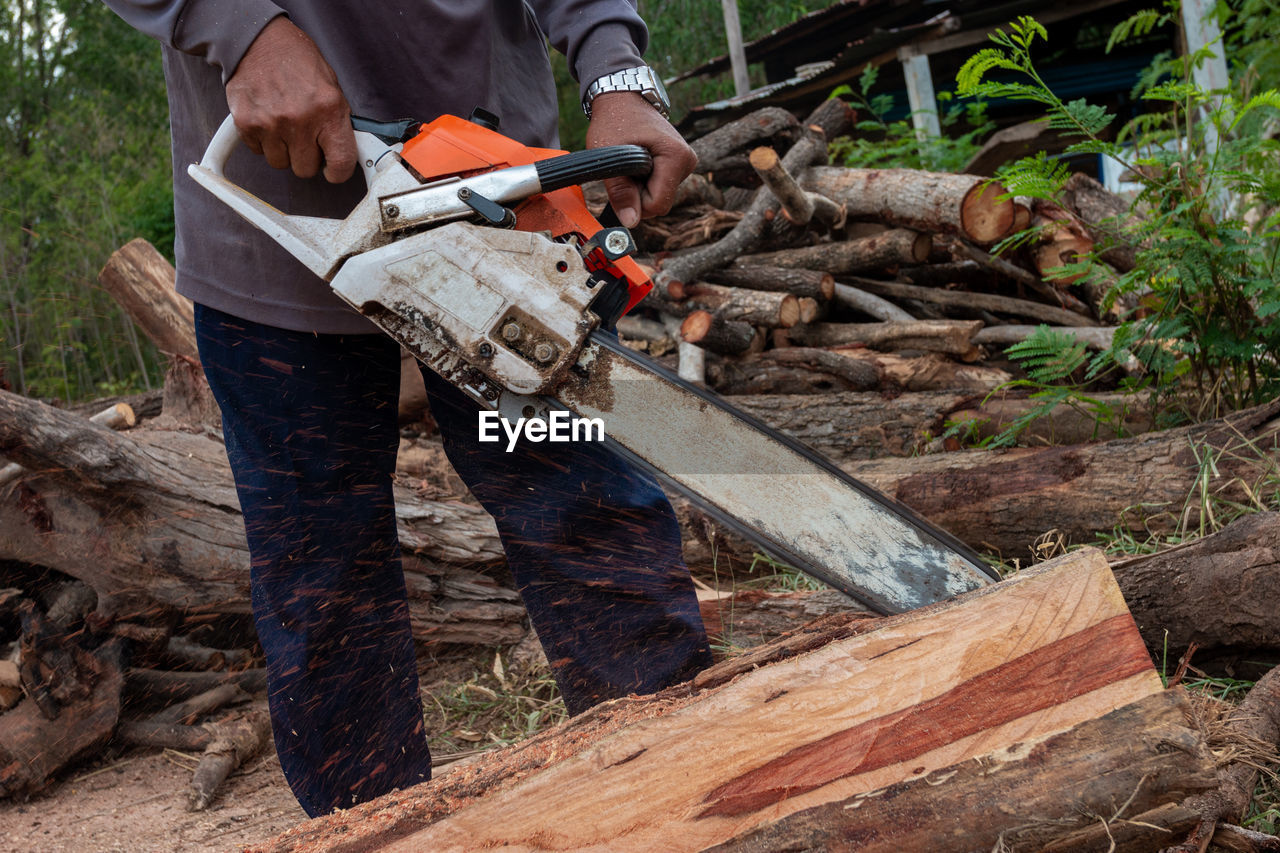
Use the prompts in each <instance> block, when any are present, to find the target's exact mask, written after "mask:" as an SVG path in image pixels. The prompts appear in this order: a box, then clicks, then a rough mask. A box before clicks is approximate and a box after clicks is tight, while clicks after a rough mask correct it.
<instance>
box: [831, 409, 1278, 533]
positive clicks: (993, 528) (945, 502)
mask: <svg viewBox="0 0 1280 853" xmlns="http://www.w3.org/2000/svg"><path fill="white" fill-rule="evenodd" d="M1277 414H1280V401H1275V402H1272V403H1269V404H1267V405H1265V406H1259V407H1256V408H1253V409H1248V410H1245V411H1243V412H1239V413H1237V414H1235V415H1232V416H1231V417H1228V418H1223V419H1220V420H1215V421H1209V422H1207V423H1204V424H1198V425H1196V426H1191V427H1182V428H1179V429H1172V430H1165V431H1162V432H1154V433H1147V434H1146V435H1140V436H1136V437H1134V438H1124V439H1117V440H1115V441H1107V442H1102V443H1098V444H1087V445H1072V446H1069V447H1045V448H1035V449H1030V448H1027V449H1023V448H1017V449H1013V450H995V451H981V450H976V451H968V452H962V453H942V454H933V455H928V456H918V457H914V458H910V459H886V460H875V461H870V462H855V463H851V464H848V465H845V466H844V468H845V470H847V471H848V472H849V473H850V474H852V475H853V476H855V477H858V478H859V479H861V480H863V481H865V482H867V483H868V484H869V485H871V486H873V487H874V488H877V489H879V490H880V491H882V492H884V493H885V494H887V495H889V496H890V497H893V498H896V499H898V500H900V501H902V502H903V503H905V504H906V505H907V506H909V507H911V508H912V509H914V510H915V511H916V512H918V513H920V514H922V515H923V516H924V517H926V518H928V519H929V520H930V521H933V522H934V523H935V524H938V525H940V526H942V527H944V528H946V529H947V530H949V531H951V532H952V533H953V534H955V535H956V536H958V537H960V538H961V539H962V540H964V541H965V542H967V543H968V544H969V545H972V546H974V547H977V548H990V549H992V550H995V551H997V552H999V553H1001V554H1003V555H1004V556H1005V557H1010V558H1025V557H1026V556H1027V555H1028V550H1027V549H1028V548H1030V547H1031V545H1032V544H1033V543H1034V542H1035V540H1036V538H1037V537H1039V536H1040V535H1041V534H1042V533H1045V532H1046V531H1049V530H1057V531H1058V532H1059V533H1061V535H1062V536H1063V537H1064V538H1065V539H1066V541H1067V542H1068V543H1080V542H1090V541H1092V540H1093V536H1094V534H1095V533H1096V531H1099V530H1110V529H1111V528H1112V527H1114V526H1116V525H1117V524H1118V523H1121V522H1124V523H1127V524H1131V525H1133V526H1135V527H1136V528H1137V529H1139V530H1149V531H1151V532H1152V533H1159V532H1162V531H1168V530H1171V529H1173V528H1174V527H1175V526H1176V525H1177V524H1178V523H1179V521H1180V519H1181V518H1182V516H1183V514H1184V505H1186V504H1187V503H1188V496H1189V495H1191V496H1192V498H1193V499H1192V501H1191V504H1192V506H1190V507H1185V514H1186V523H1187V524H1190V525H1192V527H1193V528H1194V526H1195V525H1196V524H1197V519H1198V518H1199V513H1198V511H1197V510H1196V507H1195V503H1196V501H1195V499H1194V495H1195V492H1194V491H1193V489H1195V488H1196V487H1197V483H1198V482H1200V480H1199V476H1200V457H1202V456H1204V455H1205V454H1210V455H1211V456H1212V458H1214V459H1216V460H1217V462H1216V471H1217V474H1216V476H1211V477H1208V478H1207V479H1206V480H1205V481H1204V483H1205V487H1206V488H1208V489H1209V490H1211V493H1212V494H1215V495H1219V496H1221V497H1222V498H1224V499H1226V500H1242V501H1247V500H1248V498H1247V496H1246V494H1245V492H1244V489H1242V488H1241V487H1240V484H1241V483H1256V482H1258V481H1259V479H1260V478H1261V477H1262V476H1264V474H1265V472H1266V471H1268V470H1273V468H1272V467H1271V466H1274V465H1275V459H1276V458H1277V457H1276V455H1275V454H1271V453H1270V452H1269V451H1268V452H1264V453H1263V454H1262V456H1261V458H1260V457H1259V455H1258V452H1257V450H1256V448H1259V447H1270V446H1271V444H1270V443H1271V441H1272V438H1273V437H1274V436H1275V435H1276V434H1277V431H1280V422H1278V421H1276V417H1277ZM1197 454H1200V456H1197Z"/></svg>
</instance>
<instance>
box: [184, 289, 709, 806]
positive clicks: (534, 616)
mask: <svg viewBox="0 0 1280 853" xmlns="http://www.w3.org/2000/svg"><path fill="white" fill-rule="evenodd" d="M196 334H197V339H198V341H199V346H200V357H201V361H202V362H203V364H204V369H205V374H206V376H207V377H208V379H209V385H210V387H211V388H212V390H213V393H214V396H215V397H216V399H217V401H218V404H219V406H220V407H221V409H222V417H223V431H224V435H225V440H226V447H227V456H228V458H229V459H230V462H231V468H232V472H233V473H234V475H235V479H236V488H237V492H238V494H239V498H240V504H241V507H242V509H243V512H244V518H245V531H246V534H247V537H248V542H249V552H250V556H251V559H252V568H251V582H252V599H253V612H254V619H255V624H256V626H257V630H258V636H259V639H260V641H261V643H262V647H263V650H264V652H265V653H266V658H267V683H268V691H269V695H268V700H269V703H270V707H271V719H272V731H273V733H274V737H275V742H276V749H277V752H278V753H279V755H280V763H281V766H282V768H283V769H284V773H285V777H286V778H287V779H288V781H289V784H290V785H291V786H292V788H293V791H294V794H295V795H296V796H297V797H298V801H299V802H300V803H301V804H302V807H303V808H304V809H305V810H306V811H307V813H308V814H310V815H313V816H314V815H318V814H324V813H327V812H329V811H332V810H333V809H335V808H341V807H346V806H349V805H351V804H353V803H355V802H359V801H364V800H368V799H371V798H373V797H375V796H378V795H380V794H382V793H385V792H387V791H390V790H392V789H393V788H397V787H405V786H407V785H411V784H415V783H417V782H420V781H423V780H425V779H427V778H429V777H430V773H431V760H430V755H429V753H428V750H427V741H426V733H425V732H424V730H423V722H422V708H421V700H420V697H419V692H418V676H417V668H416V663H415V657H414V648H413V640H412V637H411V635H410V631H409V613H408V606H407V603H406V598H405V587H404V577H403V574H402V573H401V568H400V557H399V543H398V539H397V535H396V528H395V515H394V506H393V503H392V492H391V479H392V473H393V471H394V468H395V457H396V448H397V446H398V443H399V432H398V429H397V425H396V415H397V401H398V394H399V375H400V374H399V372H400V357H399V348H398V347H397V346H396V345H395V344H394V343H393V342H392V341H390V340H389V339H387V338H384V337H383V336H381V335H314V334H308V333H302V332H290V331H286V330H281V329H277V328H273V327H269V326H263V325H260V324H257V323H252V322H249V321H247V320H241V319H239V318H236V317H232V316H230V315H227V314H224V313H222V312H219V311H215V310H213V309H210V308H207V307H204V306H199V305H197V306H196ZM423 374H424V379H425V380H426V384H427V391H428V395H429V397H430V400H431V408H432V413H433V415H434V416H435V419H436V422H437V424H438V425H439V427H440V432H441V434H442V437H443V439H444V443H445V449H446V451H447V453H448V455H449V459H450V461H451V462H452V463H453V465H454V467H455V468H456V469H457V470H458V473H459V475H460V476H461V477H462V478H463V480H464V481H465V482H466V483H467V485H468V486H469V487H470V488H471V490H472V492H473V493H474V494H475V496H476V498H477V499H479V500H480V502H481V503H482V504H484V506H485V508H486V509H487V510H488V511H489V512H490V513H491V514H492V515H493V516H494V518H495V520H496V521H497V525H498V532H499V535H500V536H501V538H502V542H503V546H504V548H505V549H506V553H507V560H508V564H509V566H510V568H511V572H512V574H513V576H514V577H515V580H516V584H517V586H518V587H519V589H520V592H521V594H522V595H523V597H524V601H525V605H526V608H527V609H528V612H529V617H530V620H531V622H532V624H533V627H534V629H535V630H536V631H537V633H538V637H539V639H540V640H541V641H542V644H543V647H544V648H545V649H546V652H547V658H548V660H549V661H550V662H551V667H552V671H553V672H554V674H555V677H556V681H557V684H558V685H559V687H560V690H561V692H562V694H563V695H564V697H565V702H566V705H567V706H568V708H569V710H570V712H571V713H577V712H579V711H582V710H584V709H586V708H588V707H590V706H591V705H593V704H595V703H597V702H600V701H602V700H604V699H608V698H612V697H615V696H621V695H626V694H627V693H632V692H642V693H643V692H652V691H654V690H658V689H660V688H662V687H665V686H667V685H669V684H672V683H675V682H678V681H681V680H684V679H686V678H689V677H691V676H692V675H693V674H694V673H695V672H697V671H698V670H699V669H701V668H703V667H705V666H706V665H708V664H709V663H710V653H709V650H708V647H707V639H706V635H705V632H704V630H703V627H702V621H701V618H700V616H699V613H698V606H697V600H696V598H695V596H694V592H693V587H692V584H691V582H690V580H689V575H688V572H687V570H686V569H685V567H684V563H683V561H682V559H681V556H680V535H679V529H678V527H677V525H676V521H675V517H674V515H673V513H672V511H671V507H670V505H669V504H668V502H667V500H666V498H665V497H664V496H663V494H662V492H661V490H659V489H658V488H657V486H656V485H654V484H653V483H652V482H651V481H649V480H648V479H647V478H644V477H642V476H640V475H639V474H638V473H637V472H635V471H633V470H632V469H631V468H629V467H628V466H627V465H626V464H624V463H623V462H621V461H620V460H618V459H617V458H616V457H614V456H613V455H612V454H610V453H609V452H608V451H606V450H605V449H604V448H603V446H602V445H599V444H592V443H585V442H584V443H576V444H529V443H521V444H520V445H518V446H517V448H516V450H515V451H514V452H512V453H506V452H504V450H505V447H506V444H505V442H502V443H499V444H491V443H485V444H482V443H480V442H479V440H478V417H477V415H478V407H477V406H476V405H475V404H474V403H472V402H471V401H470V400H468V399H467V398H466V397H465V396H464V395H463V394H462V393H461V392H459V391H457V390H456V389H454V388H453V387H452V386H450V385H448V384H447V383H445V382H443V381H442V380H440V379H439V378H438V377H436V376H435V374H433V373H431V372H430V371H426V370H424V371H423Z"/></svg>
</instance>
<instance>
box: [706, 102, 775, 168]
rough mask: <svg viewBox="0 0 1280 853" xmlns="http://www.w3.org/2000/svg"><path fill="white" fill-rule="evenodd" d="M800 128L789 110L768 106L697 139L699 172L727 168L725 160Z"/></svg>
mask: <svg viewBox="0 0 1280 853" xmlns="http://www.w3.org/2000/svg"><path fill="white" fill-rule="evenodd" d="M799 126H800V122H798V121H797V120H796V117H795V116H793V115H792V114H791V113H789V112H787V111H786V110H784V109H782V108H780V107H765V108H763V109H759V110H756V111H755V112H753V113H750V114H749V115H745V116H743V117H742V118H740V119H737V120H736V121H731V122H729V123H728V124H726V125H724V126H723V127H719V128H716V129H715V130H713V131H711V132H710V133H708V134H707V135H706V136H702V137H699V138H698V139H695V140H693V142H691V143H689V147H690V148H692V149H693V153H695V154H697V155H698V169H697V170H698V171H699V172H713V171H715V170H716V169H719V168H720V167H721V166H722V165H723V161H724V160H725V158H727V157H730V156H732V155H734V154H737V153H740V152H742V151H744V150H745V149H746V148H747V147H748V146H751V145H756V144H758V143H759V142H760V141H761V140H766V139H772V138H773V137H774V136H776V135H777V134H779V133H782V132H784V131H788V132H791V133H795V132H798V130H799Z"/></svg>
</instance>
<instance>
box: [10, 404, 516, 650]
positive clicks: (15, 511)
mask: <svg viewBox="0 0 1280 853" xmlns="http://www.w3.org/2000/svg"><path fill="white" fill-rule="evenodd" d="M0 453H3V454H4V455H6V456H8V457H10V458H12V459H13V460H14V461H16V462H19V463H21V464H23V465H24V466H25V467H26V468H27V469H28V471H29V472H30V473H29V474H28V475H27V476H26V478H25V479H24V480H23V482H22V484H21V485H20V487H19V488H17V489H9V490H6V491H5V492H3V493H0V529H3V530H4V531H5V535H4V536H3V537H0V559H8V560H18V561H21V562H24V563H28V564H32V565H37V566H44V567H47V568H51V569H57V570H58V571H61V572H64V573H66V574H68V575H70V576H71V577H75V578H79V579H80V580H83V581H84V582H85V583H87V584H89V585H90V586H92V587H93V588H94V589H95V591H96V592H97V593H98V600H99V604H98V614H97V615H98V617H99V619H100V624H101V625H102V626H104V627H105V626H108V625H110V624H111V623H112V622H113V621H117V620H127V619H128V618H129V616H130V614H148V613H149V614H155V613H163V612H165V611H183V612H188V613H248V612H249V594H248V586H249V557H248V552H247V546H246V544H245V538H244V527H243V520H242V518H241V516H240V508H239V501H238V500H237V498H236V494H235V488H234V486H233V483H232V479H231V472H230V470H229V468H228V466H227V461H226V453H225V451H224V449H223V447H222V445H221V444H220V443H219V442H217V441H215V440H213V439H212V438H210V437H208V436H207V435H193V434H190V433H188V432H183V431H160V430H140V429H134V430H132V431H130V432H129V433H115V432H112V431H111V430H108V429H106V428H105V427H101V426H98V425H97V424H92V423H90V422H88V421H87V420H85V419H84V418H80V417H78V416H76V415H73V414H71V413H68V412H63V411H60V410H57V409H54V408H52V407H50V406H46V405H44V404H42V403H39V402H38V401H35V400H30V399H28V398H25V397H20V396H18V395H16V394H10V393H8V392H0ZM396 503H397V509H396V515H397V519H398V522H399V532H400V542H401V545H402V547H403V549H404V553H403V559H404V565H405V571H406V580H407V584H408V587H409V595H410V610H411V617H412V620H413V624H414V630H415V635H416V637H417V638H418V640H419V641H420V642H422V643H425V644H428V645H436V644H440V643H473V642H474V643H480V644H484V645H499V644H502V643H509V642H516V641H518V640H519V639H520V638H521V637H522V636H523V635H524V632H525V630H526V629H525V628H524V623H523V620H524V609H523V607H522V606H521V604H520V602H519V596H518V595H517V594H516V592H515V591H514V590H512V589H510V588H507V587H504V586H502V585H500V584H499V583H497V582H496V581H494V580H492V579H490V578H488V577H486V576H484V575H483V574H480V573H478V571H477V570H481V569H484V570H493V569H496V568H497V567H499V566H500V565H501V563H502V561H503V556H502V550H501V546H500V543H499V542H498V538H497V532H496V530H495V529H494V527H493V521H492V519H490V518H489V517H488V515H487V514H486V513H484V512H483V511H482V510H480V509H479V508H477V507H473V506H469V505H467V504H463V503H457V502H438V501H431V500H426V499H424V498H422V497H420V496H419V495H418V494H416V493H415V492H413V491H410V490H409V489H406V488H402V487H399V486H398V487H397V488H396ZM142 621H144V622H151V621H153V619H151V618H147V619H144V620H142Z"/></svg>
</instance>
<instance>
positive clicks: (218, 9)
mask: <svg viewBox="0 0 1280 853" xmlns="http://www.w3.org/2000/svg"><path fill="white" fill-rule="evenodd" d="M104 2H105V3H106V5H107V6H108V7H110V8H111V9H112V11H114V12H115V13H116V14H117V15H119V16H120V17H121V18H123V19H124V20H125V22H126V23H128V24H129V25H130V26H132V27H133V28H134V29H136V30H139V31H140V32H143V33H146V34H147V35H149V36H152V37H153V38H156V39H158V40H159V41H160V42H162V43H163V44H166V45H168V46H169V47H172V48H174V49H175V50H180V51H182V52H183V53H189V54H193V55H195V56H202V57H204V59H205V61H207V62H208V63H209V64H210V65H213V66H215V67H216V68H218V69H220V70H221V72H222V80H223V82H224V83H225V84H226V88H227V106H228V108H229V109H230V110H231V115H232V117H233V118H234V119H235V123H236V129H237V130H239V131H240V137H241V139H243V140H244V142H245V144H246V145H248V146H249V148H250V149H252V150H253V151H254V152H256V153H258V154H262V155H264V156H265V157H266V158H267V162H268V163H270V164H271V165H272V166H275V167H276V168H278V169H283V168H291V169H293V172H294V174H296V175H298V177H301V178H309V177H312V176H313V175H315V174H316V173H317V172H318V171H320V167H321V164H323V166H324V176H325V179H326V180H329V181H331V182H334V183H341V182H342V181H345V180H346V179H347V178H349V177H351V174H352V172H353V171H355V165H356V144H355V136H354V135H353V133H352V131H351V120H350V117H351V110H350V108H349V107H348V106H347V100H346V98H345V97H344V96H343V94H342V89H341V88H340V87H339V85H338V78H337V75H335V74H334V73H333V69H332V68H330V67H329V64H328V63H327V62H325V60H324V57H323V56H321V55H320V51H319V49H318V48H317V47H316V46H315V43H314V42H312V41H311V39H310V38H308V37H307V35H306V33H304V32H302V30H300V29H298V28H297V27H296V26H294V25H293V24H292V23H291V22H290V21H289V19H288V18H287V17H285V13H284V10H283V9H281V8H280V7H279V6H277V5H275V4H274V3H271V2H269V0H236V2H225V0H217V1H216V2H215V0H186V2H180V0H151V2H147V1H146V0H138V2H130V0H104Z"/></svg>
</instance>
